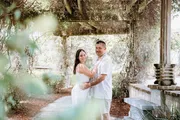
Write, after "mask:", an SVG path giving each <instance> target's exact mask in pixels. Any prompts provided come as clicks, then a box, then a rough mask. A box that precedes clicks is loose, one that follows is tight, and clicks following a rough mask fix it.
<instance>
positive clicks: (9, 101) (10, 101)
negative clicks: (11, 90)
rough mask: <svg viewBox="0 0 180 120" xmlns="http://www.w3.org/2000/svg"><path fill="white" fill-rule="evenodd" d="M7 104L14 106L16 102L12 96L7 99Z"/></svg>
mask: <svg viewBox="0 0 180 120" xmlns="http://www.w3.org/2000/svg"><path fill="white" fill-rule="evenodd" d="M7 102H8V103H11V104H12V105H13V106H15V105H16V102H15V101H14V99H13V97H12V96H9V97H8V99H7Z"/></svg>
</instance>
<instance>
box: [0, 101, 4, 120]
mask: <svg viewBox="0 0 180 120" xmlns="http://www.w3.org/2000/svg"><path fill="white" fill-rule="evenodd" d="M4 118H5V109H4V104H3V102H2V101H0V120H4Z"/></svg>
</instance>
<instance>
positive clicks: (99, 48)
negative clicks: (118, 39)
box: [71, 40, 112, 120]
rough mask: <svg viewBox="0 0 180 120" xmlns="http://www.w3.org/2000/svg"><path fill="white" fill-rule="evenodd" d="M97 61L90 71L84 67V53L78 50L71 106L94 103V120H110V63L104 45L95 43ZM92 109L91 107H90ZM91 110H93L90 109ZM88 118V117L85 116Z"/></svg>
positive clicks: (100, 42)
mask: <svg viewBox="0 0 180 120" xmlns="http://www.w3.org/2000/svg"><path fill="white" fill-rule="evenodd" d="M96 54H97V59H96V62H95V64H94V67H93V69H92V70H89V69H88V68H87V67H86V65H85V62H86V57H87V55H86V52H85V51H84V50H83V49H79V50H78V51H77V52H76V56H75V64H74V70H73V72H74V74H75V75H76V80H77V84H76V85H75V86H74V87H73V89H72V92H71V94H72V104H73V105H82V104H88V103H89V102H92V101H93V102H94V103H96V104H97V105H98V106H99V107H98V108H97V106H96V108H97V112H98V114H97V116H96V117H95V119H96V120H110V115H109V112H110V107H111V101H112V61H111V58H110V57H109V56H108V55H107V53H106V43H105V42H104V41H101V40H99V41H97V42H96ZM92 107H93V106H92ZM91 110H93V108H92V109H91ZM87 117H88V116H87Z"/></svg>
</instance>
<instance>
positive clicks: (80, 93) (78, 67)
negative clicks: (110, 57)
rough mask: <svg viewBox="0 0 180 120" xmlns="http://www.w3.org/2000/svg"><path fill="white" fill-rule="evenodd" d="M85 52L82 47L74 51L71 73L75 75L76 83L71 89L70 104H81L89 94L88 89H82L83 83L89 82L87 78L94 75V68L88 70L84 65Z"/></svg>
mask: <svg viewBox="0 0 180 120" xmlns="http://www.w3.org/2000/svg"><path fill="white" fill-rule="evenodd" d="M86 58H87V55H86V52H85V51H84V50H83V49H79V50H77V52H76V56H75V63H74V70H73V73H74V74H75V75H76V85H75V86H74V87H73V89H72V91H71V96H72V104H73V105H80V104H81V105H82V104H83V103H85V102H86V101H87V98H88V95H89V89H86V90H82V89H81V87H82V85H83V83H85V82H89V79H90V78H92V77H93V76H94V75H95V72H96V68H95V69H93V70H92V71H90V70H89V69H88V68H87V66H86V65H85V62H86Z"/></svg>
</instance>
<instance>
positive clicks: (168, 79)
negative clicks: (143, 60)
mask: <svg viewBox="0 0 180 120" xmlns="http://www.w3.org/2000/svg"><path fill="white" fill-rule="evenodd" d="M170 42H171V0H161V39H160V64H154V66H155V69H156V81H155V84H159V85H163V86H164V85H165V86H170V85H174V84H175V83H174V66H175V65H174V64H171V59H170V51H171V44H170Z"/></svg>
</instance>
